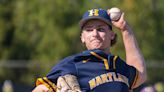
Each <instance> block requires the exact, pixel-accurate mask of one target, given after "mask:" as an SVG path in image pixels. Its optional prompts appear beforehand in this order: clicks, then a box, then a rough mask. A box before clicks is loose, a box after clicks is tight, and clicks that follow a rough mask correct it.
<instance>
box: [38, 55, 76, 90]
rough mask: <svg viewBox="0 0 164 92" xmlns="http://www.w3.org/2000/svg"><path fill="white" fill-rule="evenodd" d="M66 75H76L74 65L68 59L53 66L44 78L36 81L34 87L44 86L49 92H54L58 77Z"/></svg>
mask: <svg viewBox="0 0 164 92" xmlns="http://www.w3.org/2000/svg"><path fill="white" fill-rule="evenodd" d="M66 74H72V75H75V76H76V75H77V72H76V67H75V64H74V62H73V61H72V59H70V58H67V59H64V60H62V61H61V62H60V63H59V64H57V65H56V66H54V67H53V68H52V70H51V71H50V72H49V73H48V74H47V76H46V77H43V78H38V79H37V81H36V86H38V85H40V84H44V85H45V86H46V87H47V88H49V89H50V92H55V91H56V89H57V87H56V83H57V79H58V77H60V76H64V75H66Z"/></svg>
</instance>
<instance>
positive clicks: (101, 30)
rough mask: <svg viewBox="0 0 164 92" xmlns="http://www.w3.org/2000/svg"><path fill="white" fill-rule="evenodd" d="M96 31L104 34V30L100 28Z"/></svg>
mask: <svg viewBox="0 0 164 92" xmlns="http://www.w3.org/2000/svg"><path fill="white" fill-rule="evenodd" d="M97 31H100V32H104V31H105V29H104V28H101V27H100V28H97Z"/></svg>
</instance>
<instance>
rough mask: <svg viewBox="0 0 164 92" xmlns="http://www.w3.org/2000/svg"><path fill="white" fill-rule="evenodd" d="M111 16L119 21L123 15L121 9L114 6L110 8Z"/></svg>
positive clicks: (113, 19)
mask: <svg viewBox="0 0 164 92" xmlns="http://www.w3.org/2000/svg"><path fill="white" fill-rule="evenodd" d="M109 14H110V18H111V20H112V21H118V20H119V19H120V17H121V14H122V12H121V10H120V9H119V8H117V7H113V8H111V9H110V10H109Z"/></svg>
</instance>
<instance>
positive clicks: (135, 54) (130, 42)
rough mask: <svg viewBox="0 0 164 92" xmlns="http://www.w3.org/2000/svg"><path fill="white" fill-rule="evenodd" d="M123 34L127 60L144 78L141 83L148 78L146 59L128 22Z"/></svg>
mask: <svg viewBox="0 0 164 92" xmlns="http://www.w3.org/2000/svg"><path fill="white" fill-rule="evenodd" d="M122 36H123V42H124V46H125V51H126V62H127V64H129V65H131V66H134V67H135V68H136V69H137V70H138V71H139V72H140V77H142V78H141V79H140V80H139V84H141V83H143V82H144V81H145V80H146V65H145V60H144V58H143V55H142V54H141V52H140V49H139V47H138V44H137V41H136V38H135V36H134V34H133V31H132V29H131V28H130V27H129V25H128V24H126V27H125V29H124V30H123V31H122Z"/></svg>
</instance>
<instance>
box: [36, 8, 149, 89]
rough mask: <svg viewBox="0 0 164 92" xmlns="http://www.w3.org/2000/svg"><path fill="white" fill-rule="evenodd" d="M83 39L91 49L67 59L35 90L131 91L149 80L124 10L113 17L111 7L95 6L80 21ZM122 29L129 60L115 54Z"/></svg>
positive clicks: (39, 81)
mask: <svg viewBox="0 0 164 92" xmlns="http://www.w3.org/2000/svg"><path fill="white" fill-rule="evenodd" d="M79 25H80V29H81V36H80V38H81V42H82V43H83V44H85V46H86V48H87V50H85V51H83V52H81V53H78V54H76V55H72V56H69V57H66V58H64V59H63V60H61V61H60V62H59V64H57V65H56V66H54V67H53V69H52V70H51V71H50V72H49V73H48V74H47V76H46V77H43V78H38V80H37V82H36V84H37V87H36V88H35V89H34V90H33V92H129V91H132V90H133V89H134V88H136V87H138V86H139V85H141V84H142V83H144V82H145V80H146V77H147V76H146V66H145V61H144V58H143V56H142V54H141V52H140V49H139V47H138V44H137V41H136V38H135V36H134V34H133V31H132V29H131V27H130V26H129V25H128V23H127V21H126V20H125V19H124V13H123V12H121V15H120V17H119V18H118V19H117V20H111V17H110V9H108V10H104V9H91V10H88V11H87V12H86V13H84V15H83V17H82V19H81V20H80V23H79ZM112 25H113V26H114V27H116V28H118V29H119V30H120V32H121V34H122V39H123V43H124V47H125V52H126V60H125V61H124V60H122V59H121V58H120V57H119V56H117V55H114V54H112V52H111V47H112V46H114V44H115V42H116V34H115V32H114V31H113V30H112Z"/></svg>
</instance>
